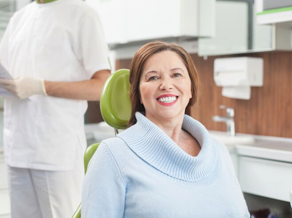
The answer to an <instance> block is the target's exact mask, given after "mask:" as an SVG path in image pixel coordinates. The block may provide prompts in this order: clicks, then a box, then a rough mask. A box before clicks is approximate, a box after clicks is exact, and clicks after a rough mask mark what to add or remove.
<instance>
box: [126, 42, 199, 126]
mask: <svg viewBox="0 0 292 218" xmlns="http://www.w3.org/2000/svg"><path fill="white" fill-rule="evenodd" d="M162 51H173V52H175V53H176V54H178V55H179V56H180V57H181V58H182V60H183V63H184V65H185V66H186V68H187V70H188V73H189V76H190V80H191V92H192V98H191V99H190V101H189V103H188V105H187V107H186V111H185V113H186V114H189V113H190V107H191V106H193V105H194V104H195V103H196V102H197V99H198V91H199V85H200V82H199V75H198V72H197V70H196V67H195V64H194V62H193V60H192V58H191V56H190V55H189V53H188V52H187V51H186V50H185V49H184V48H183V47H181V46H180V45H177V44H174V43H166V42H161V41H155V42H149V43H147V44H145V45H144V46H142V47H141V48H140V49H139V50H138V51H137V52H136V54H135V55H134V57H133V59H132V62H131V66H130V78H129V79H130V84H131V86H130V101H131V109H132V111H131V117H130V120H129V124H128V125H129V126H132V125H134V124H135V123H136V122H137V120H136V117H135V113H136V112H137V111H139V112H145V108H144V106H143V104H141V100H140V78H141V75H142V72H143V67H144V64H145V62H146V60H147V59H148V58H149V57H150V56H152V55H153V54H156V53H159V52H162Z"/></svg>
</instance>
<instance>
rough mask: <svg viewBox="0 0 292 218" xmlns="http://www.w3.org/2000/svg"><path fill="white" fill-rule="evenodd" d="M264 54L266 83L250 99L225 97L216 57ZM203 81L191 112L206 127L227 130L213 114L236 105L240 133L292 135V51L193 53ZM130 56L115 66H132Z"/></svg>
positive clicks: (237, 124) (117, 67) (237, 126)
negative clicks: (218, 81) (217, 79)
mask: <svg viewBox="0 0 292 218" xmlns="http://www.w3.org/2000/svg"><path fill="white" fill-rule="evenodd" d="M240 56H248V57H261V58H263V59H264V86H263V87H252V91H251V99H250V100H236V99H230V98H226V97H223V96H222V95H221V90H222V88H221V87H218V86H216V85H215V82H214V79H213V66H214V59H215V58H218V57H220V58H222V57H240ZM192 58H193V60H194V62H195V64H196V66H197V69H198V72H199V75H200V79H201V82H202V88H201V95H200V99H199V101H198V103H197V104H196V105H195V106H194V107H193V108H192V110H191V116H192V117H194V118H195V119H197V120H199V121H200V122H202V123H203V124H204V125H205V126H206V128H207V129H209V130H217V131H226V125H225V123H216V122H214V121H212V116H213V115H220V116H223V115H225V111H224V110H221V109H219V105H226V106H228V107H232V108H234V109H235V118H234V119H235V128H236V132H237V133H246V134H253V135H266V136H277V137H287V138H292V102H291V101H292V97H291V96H292V52H279V51H277V52H262V53H250V54H243V55H228V56H212V57H208V58H207V59H206V60H204V58H203V57H199V56H198V55H197V54H192ZM130 62H131V60H129V59H127V60H117V61H116V69H121V68H129V67H130Z"/></svg>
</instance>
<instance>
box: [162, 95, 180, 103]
mask: <svg viewBox="0 0 292 218" xmlns="http://www.w3.org/2000/svg"><path fill="white" fill-rule="evenodd" d="M175 100H176V97H175V96H173V97H163V98H159V99H158V101H160V102H163V103H172V102H174V101H175Z"/></svg>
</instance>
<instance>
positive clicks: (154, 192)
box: [81, 113, 249, 218]
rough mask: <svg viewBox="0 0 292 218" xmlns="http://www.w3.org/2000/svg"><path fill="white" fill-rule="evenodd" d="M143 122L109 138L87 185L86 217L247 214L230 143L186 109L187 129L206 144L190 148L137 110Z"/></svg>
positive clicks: (97, 155) (186, 217)
mask: <svg viewBox="0 0 292 218" xmlns="http://www.w3.org/2000/svg"><path fill="white" fill-rule="evenodd" d="M136 118H137V123H136V124H135V125H134V126H132V127H130V128H129V129H127V130H125V131H124V132H122V133H120V134H119V135H118V137H116V138H111V139H107V140H104V141H103V142H102V143H101V145H100V147H99V148H98V149H97V151H96V153H95V154H94V156H93V158H92V161H91V162H90V166H89V168H88V172H87V174H86V178H85V181H84V186H83V194H82V210H81V214H82V218H120V217H124V218H204V217H206V218H221V217H222V218H232V217H233V218H247V217H249V213H248V210H247V206H246V202H245V200H244V198H243V194H242V191H241V189H240V186H239V183H238V181H237V178H236V176H235V173H234V169H233V166H232V163H231V159H230V156H229V153H228V150H227V149H226V147H225V146H224V145H223V144H221V143H219V142H217V141H214V140H213V139H212V138H211V137H210V136H209V133H208V131H207V130H206V129H205V127H204V126H203V125H202V124H201V123H199V122H198V121H196V120H194V119H193V118H191V117H189V116H187V115H185V118H184V122H183V129H184V130H186V131H187V132H189V133H190V134H191V135H193V137H195V138H196V139H197V141H198V142H199V144H200V145H201V151H200V153H199V154H198V156H196V157H193V156H190V155H188V154H187V153H185V152H184V151H183V150H182V149H181V148H180V147H179V146H178V145H177V144H176V143H175V142H174V141H172V139H171V138H169V137H168V136H167V135H166V134H165V133H164V132H163V131H162V130H161V129H160V128H158V127H157V126H156V125H154V124H153V123H152V122H151V121H149V120H148V119H147V118H146V117H145V116H144V115H142V114H140V113H136Z"/></svg>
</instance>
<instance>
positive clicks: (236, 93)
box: [214, 57, 263, 99]
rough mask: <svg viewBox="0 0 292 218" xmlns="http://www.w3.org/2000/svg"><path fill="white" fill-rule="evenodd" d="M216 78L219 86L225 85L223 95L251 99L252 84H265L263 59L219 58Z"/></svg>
mask: <svg viewBox="0 0 292 218" xmlns="http://www.w3.org/2000/svg"><path fill="white" fill-rule="evenodd" d="M214 80H215V83H216V85H217V86H223V89H222V95H223V96H226V97H230V98H239V99H250V86H263V59H262V58H251V57H236V58H217V59H215V61H214Z"/></svg>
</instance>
